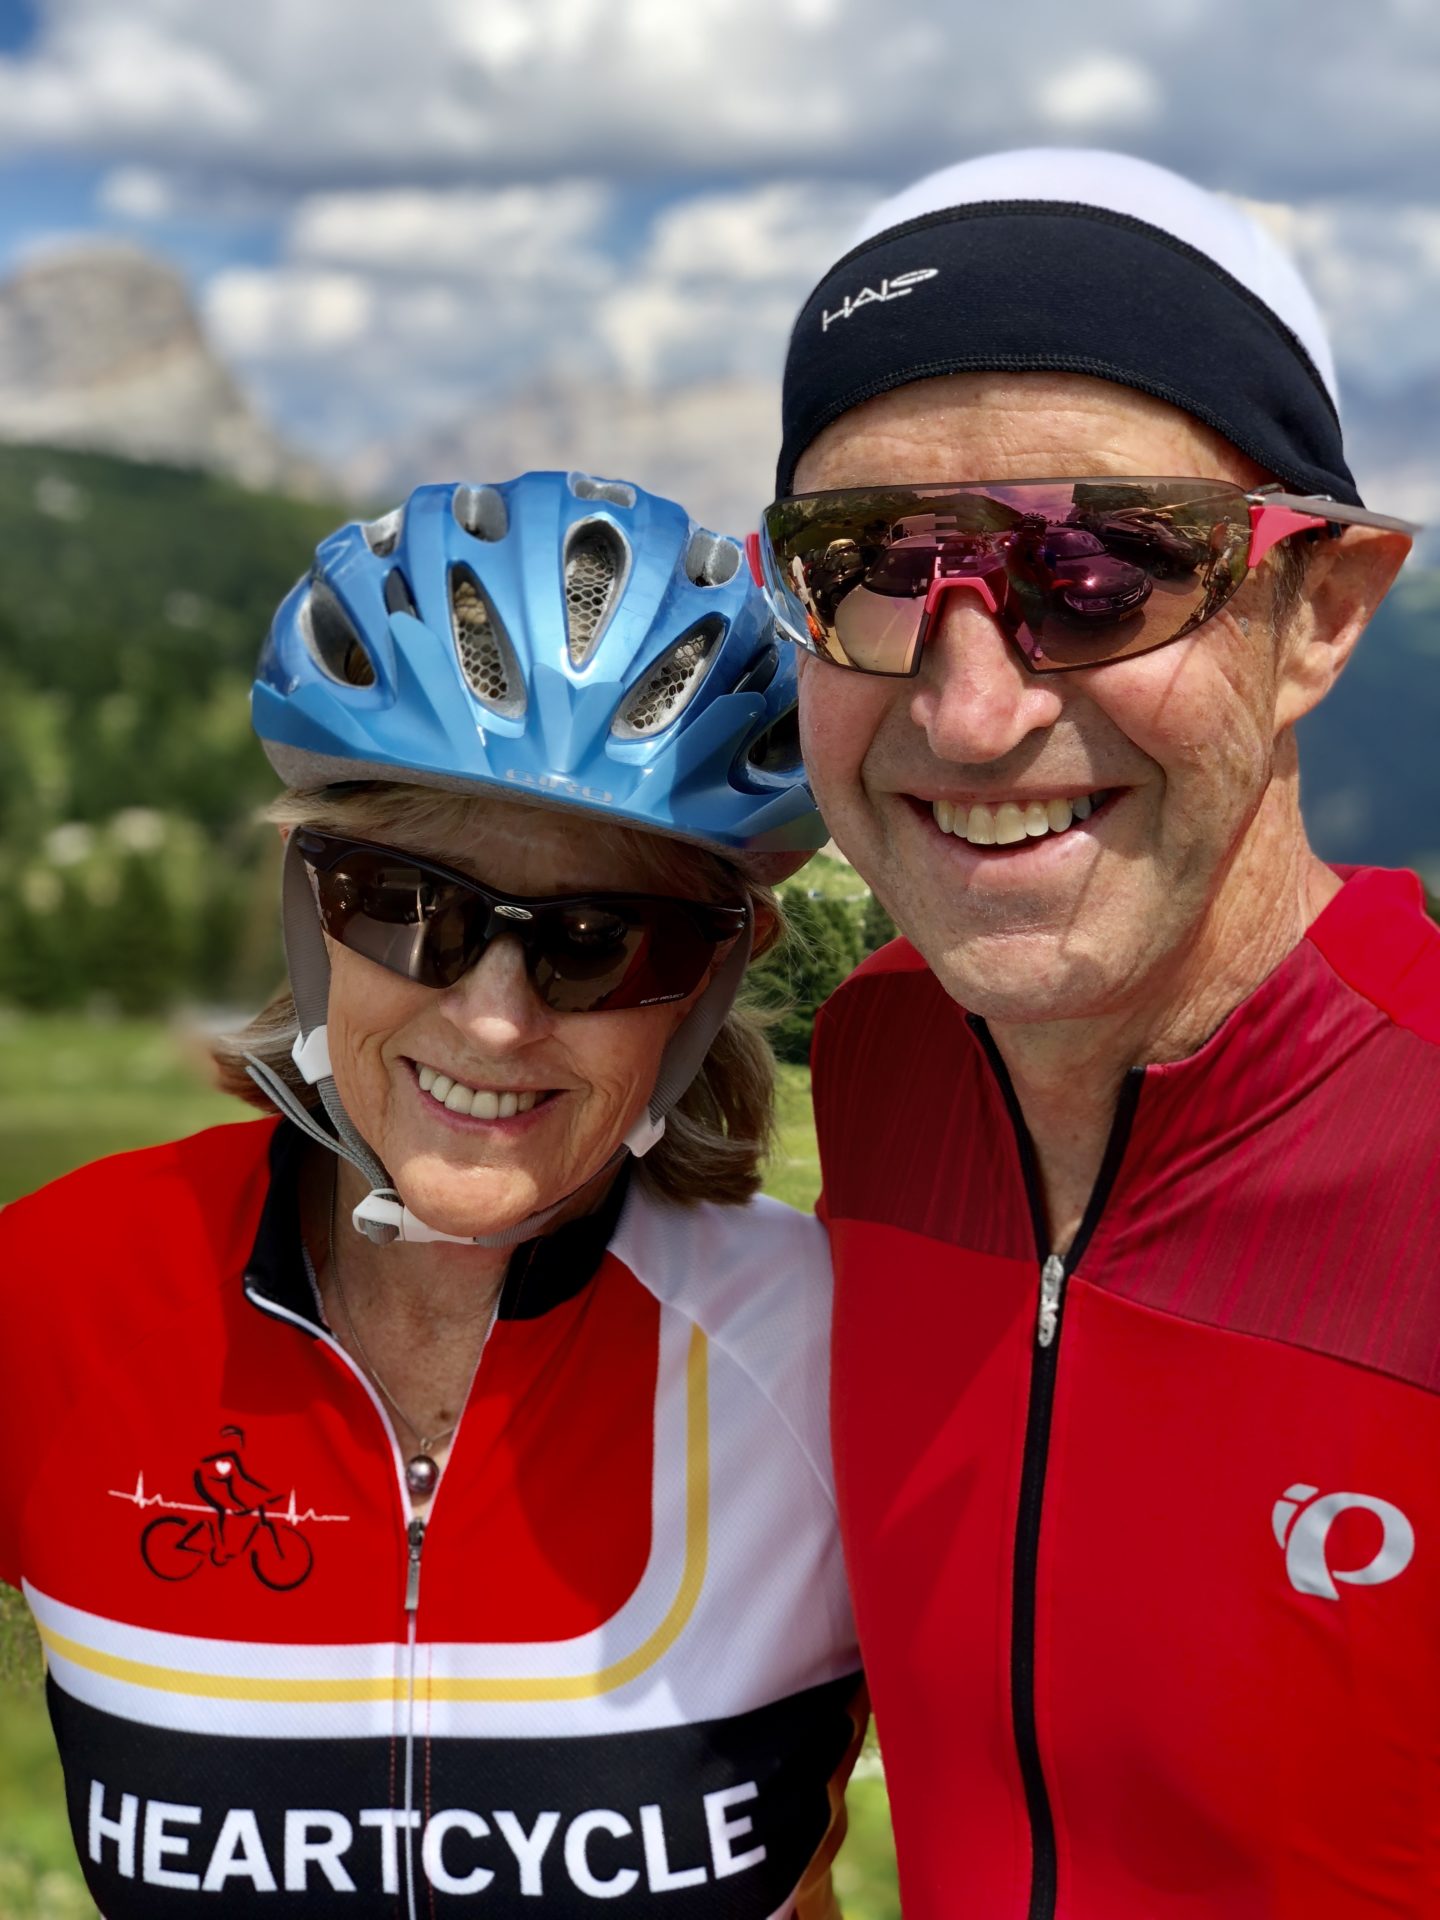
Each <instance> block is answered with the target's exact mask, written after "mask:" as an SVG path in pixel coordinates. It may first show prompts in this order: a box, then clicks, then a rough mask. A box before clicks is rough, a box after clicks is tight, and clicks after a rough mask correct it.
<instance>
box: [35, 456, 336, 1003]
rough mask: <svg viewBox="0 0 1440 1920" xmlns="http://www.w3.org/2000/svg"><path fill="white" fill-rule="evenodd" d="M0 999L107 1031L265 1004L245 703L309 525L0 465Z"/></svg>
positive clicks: (165, 490)
mask: <svg viewBox="0 0 1440 1920" xmlns="http://www.w3.org/2000/svg"><path fill="white" fill-rule="evenodd" d="M0 516H3V524H4V526H5V528H6V533H7V542H6V554H5V594H4V596H3V599H0V845H3V847H4V849H5V854H6V857H5V859H4V861H3V862H0V1002H5V1001H8V1002H10V1003H12V1004H14V1005H17V1006H21V1007H37V1008H38V1007H80V1006H85V1005H88V1004H93V1003H95V1002H97V1001H98V1002H99V1003H100V1004H101V1005H109V1006H113V1007H115V1008H118V1009H120V1010H121V1011H126V1012H140V1011H146V1010H150V1009H153V1008H157V1007H161V1006H164V1005H166V1004H168V1003H170V1002H171V1001H173V1000H175V999H176V998H179V997H188V998H196V999H206V1000H212V1001H213V1000H223V1001H237V1000H240V1001H244V1000H253V999H255V998H257V997H258V996H259V995H261V994H263V993H264V992H266V991H267V990H268V988H269V987H270V986H271V985H272V984H273V982H274V980H275V978H276V977H277V973H278V966H279V948H278V944H277V937H276V931H275V911H274V899H275V884H276V882H275V857H274V851H273V844H272V843H273V840H274V835H273V833H272V832H270V830H268V829H266V828H264V827H262V826H260V825H259V824H257V822H256V820H255V817H254V816H255V813H256V810H257V809H258V808H259V807H260V806H261V805H262V804H263V802H264V801H265V800H266V799H267V798H268V796H269V795H270V794H272V793H273V792H274V791H275V780H274V776H273V775H272V774H271V772H270V770H269V767H268V766H267V764H266V762H265V759H264V756H263V755H262V754H261V752H260V749H259V747H258V746H257V744H256V742H255V740H254V737H253V735H252V734H251V731H250V721H249V703H248V697H247V696H248V689H249V684H250V678H251V674H252V671H253V668H254V664H255V659H256V656H257V655H258V653H259V650H260V644H261V641H262V640H263V639H264V636H265V633H266V631H267V629H268V626H269V622H270V616H271V614H272V613H273V611H274V609H275V606H276V604H277V603H278V602H279V600H280V599H281V597H282V596H283V595H284V593H285V592H286V591H287V590H288V588H289V587H290V586H291V584H292V583H293V582H294V581H295V579H296V578H297V577H298V576H299V575H300V574H301V573H303V572H304V571H305V569H306V567H307V566H308V564H309V559H310V555H311V553H312V551H313V549H314V546H315V543H316V541H317V540H318V539H319V538H320V537H321V536H322V535H323V534H324V533H326V532H327V531H328V530H329V529H330V528H331V527H333V526H334V525H335V524H336V522H337V521H339V520H340V519H342V518H343V517H344V515H343V513H342V511H341V510H340V509H339V508H337V507H333V506H329V505H317V504H315V503H306V502H296V501H292V500H283V499H278V498H274V497H271V496H268V495H264V494H255V493H247V492H244V491H242V490H240V489H239V488H236V487H232V486H229V485H227V484H226V483H225V482H223V481H219V480H214V479H209V478H206V477H204V476H201V475H198V474H194V473H188V472H183V471H181V470H179V469H175V468H169V467H158V466H137V465H134V464H133V463H131V462H128V461H121V460H112V459H107V458H105V457H104V456H102V455H98V454H96V455H90V454H80V453H57V452H51V451H48V450H45V449H37V448H21V447H0Z"/></svg>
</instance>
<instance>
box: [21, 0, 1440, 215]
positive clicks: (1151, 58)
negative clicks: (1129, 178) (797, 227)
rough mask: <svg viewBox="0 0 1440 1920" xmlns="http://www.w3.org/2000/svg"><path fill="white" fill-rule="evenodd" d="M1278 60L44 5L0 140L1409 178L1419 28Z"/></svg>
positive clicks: (700, 3)
mask: <svg viewBox="0 0 1440 1920" xmlns="http://www.w3.org/2000/svg"><path fill="white" fill-rule="evenodd" d="M1304 41H1305V46H1308V47H1310V48H1312V49H1313V48H1314V47H1315V46H1323V48H1324V58H1322V59H1312V58H1308V57H1306V55H1305V49H1304V47H1302V46H1301V45H1300V43H1299V42H1297V40H1296V32H1295V23H1294V19H1293V18H1292V17H1291V11H1290V10H1287V9H1283V8H1260V9H1257V8H1255V7H1254V5H1253V4H1252V3H1251V0H1208V4H1204V5H1200V4H1197V0H1166V4H1164V5H1160V6H1157V5H1156V4H1155V0H1108V4H1107V5H1106V7H1105V8H1103V9H1089V10H1085V11H1080V10H1077V9H1076V7H1075V6H1074V4H1073V0H1065V3H1064V4H1061V0H1032V4H1031V5H1030V6H1028V7H1027V8H1026V9H1025V10H1024V13H1023V17H1021V18H1020V19H1019V20H1018V22H1017V17H1016V16H1014V15H1013V11H1012V12H1007V11H1006V10H1003V9H1000V10H996V9H985V8H977V7H974V6H970V5H962V4H961V0H937V4H935V5H934V6H933V7H930V8H921V9H912V10H910V11H909V12H908V13H907V12H906V11H904V10H897V9H889V10H881V11H877V9H876V8H875V6H874V5H873V0H788V4H779V5H777V4H776V0H687V4H686V5H685V6H684V7H676V5H675V4H674V0H483V4H477V3H476V0H407V4H406V5H405V6H404V7H403V8H402V7H397V6H395V5H394V3H393V0H345V4H344V6H343V7H342V6H341V4H340V0H247V4H246V5H245V6H244V7H243V8H235V7H229V8H227V7H219V6H213V5H209V6H207V5H203V4H201V0H126V4H125V6H124V7H123V8H117V7H116V6H115V5H114V4H113V0H48V3H47V6H46V9H45V13H44V15H43V26H42V31H41V33H40V35H39V37H38V39H37V40H36V41H35V43H33V44H32V45H31V46H29V47H27V48H26V49H25V50H24V51H22V52H20V53H18V54H15V55H12V56H10V57H8V58H5V59H0V145H3V146H4V147H6V148H9V149H12V150H13V149H20V148H26V147H33V146H36V145H47V146H53V147H65V148H70V149H72V150H77V151H83V152H89V153H94V152H99V153H102V154H105V155H107V156H109V157H111V158H112V159H114V160H115V161H116V162H117V163H118V162H120V161H122V160H129V161H131V162H133V163H135V164H140V165H149V166H164V167H173V168H175V169H177V170H182V171H183V170H185V169H194V168H197V167H198V168H202V169H207V168H208V169H210V170H212V171H213V170H216V169H222V168H224V169H229V170H230V171H231V172H232V173H237V174H243V175H246V176H249V177H251V178H256V179H262V180H264V179H277V178H278V179H284V180H287V181H289V182H291V183H292V184H293V185H295V186H296V187H301V186H310V187H318V186H320V185H322V184H325V183H333V182H334V181H335V180H337V179H343V178H344V177H345V176H346V174H347V172H351V173H353V172H355V171H357V170H363V171H364V173H365V174H366V176H367V177H368V178H369V179H370V180H371V181H372V182H374V183H387V182H388V183H391V184H400V183H405V182H408V181H412V180H415V179H419V178H425V179H428V180H430V181H431V182H435V181H437V180H440V179H448V180H450V181H452V182H456V183H461V182H464V183H467V184H474V183H475V182H476V181H477V180H480V179H488V180H491V181H509V182H513V181H514V180H516V179H524V178H526V177H537V178H538V177H541V176H548V175H555V174H566V173H568V174H572V175H576V174H582V173H588V174H591V175H594V176H597V177H606V176H608V177H614V178H618V177H620V176H622V175H629V176H631V177H633V176H634V175H636V174H639V173H647V172H648V173H652V174H653V173H658V172H661V171H663V170H667V169H668V170H670V171H671V173H672V175H674V174H676V173H688V174H689V175H690V176H691V177H694V178H699V177H701V176H703V175H705V174H708V175H709V176H710V177H712V178H713V177H715V176H716V175H717V174H729V175H734V174H737V173H746V174H749V175H750V176H752V177H764V176H765V175H766V174H767V173H768V174H786V175H792V176H793V175H802V174H811V175H815V174H818V173H820V172H823V171H825V170H829V169H834V170H838V171H843V172H844V173H846V174H848V175H850V176H852V177H853V176H855V175H857V174H859V175H864V174H873V173H881V172H883V173H884V174H886V175H887V176H888V177H889V178H890V179H891V180H892V182H894V181H898V179H899V178H900V177H901V176H902V175H903V174H904V173H907V172H912V171H914V172H919V171H928V170H929V169H931V168H933V167H934V166H935V165H937V164H941V163H943V162H944V161H945V160H947V159H951V158H961V157H964V156H965V155H966V154H969V153H974V152H976V151H983V150H984V149H985V148H987V147H993V146H999V145H1017V144H1024V143H1026V142H1027V141H1035V140H1045V139H1048V138H1053V137H1055V135H1056V134H1057V133H1058V134H1061V135H1070V136H1078V137H1082V138H1091V137H1102V138H1103V137H1114V136H1129V137H1135V136H1137V135H1143V138H1144V146H1145V152H1146V155H1147V157H1149V158H1153V159H1155V160H1158V161H1161V162H1169V163H1171V164H1177V165H1179V166H1181V167H1182V168H1189V169H1192V170H1194V171H1196V172H1197V173H1199V174H1200V176H1201V177H1202V178H1209V179H1215V180H1216V181H1217V183H1220V184H1227V185H1231V186H1234V187H1237V188H1247V189H1248V190H1249V191H1252V192H1256V191H1258V192H1261V193H1265V194H1268V195H1271V196H1274V197H1279V196H1280V195H1281V194H1295V193H1296V192H1297V191H1298V190H1299V189H1300V188H1301V187H1302V186H1303V185H1304V184H1305V182H1306V181H1307V180H1308V181H1309V184H1310V190H1311V191H1312V192H1315V191H1325V192H1333V191H1334V189H1335V187H1336V185H1337V183H1338V182H1339V181H1340V180H1342V179H1344V178H1346V177H1349V178H1351V179H1353V180H1356V181H1360V180H1364V181H1366V182H1368V183H1369V184H1371V185H1375V184H1378V183H1381V182H1386V183H1389V184H1390V185H1391V186H1393V185H1395V184H1397V183H1400V182H1403V181H1405V180H1406V179H1407V178H1408V179H1409V181H1410V183H1411V184H1410V190H1411V192H1412V193H1413V192H1414V190H1415V183H1416V180H1417V178H1418V177H1419V176H1420V175H1421V173H1422V172H1423V174H1425V175H1426V176H1428V177H1429V178H1430V179H1433V178H1434V176H1435V171H1436V148H1435V141H1434V102H1435V92H1436V80H1437V73H1440V9H1436V8H1434V7H1433V6H1425V5H1423V4H1419V3H1418V0H1371V4H1370V5H1368V6H1366V7H1363V8H1361V7H1356V6H1354V5H1353V4H1352V0H1309V4H1308V5H1307V7H1306V9H1305V35H1304ZM1037 72H1038V73H1040V74H1041V75H1042V76H1043V77H1042V78H1041V79H1040V80H1039V81H1038V83H1037V79H1036V75H1037ZM1162 108H1163V109H1164V110H1163V111H1162ZM1232 175H1233V176H1235V177H1229V176H1232ZM1221 176H1226V177H1224V178H1223V179H1222V178H1221ZM1247 176H1248V177H1247Z"/></svg>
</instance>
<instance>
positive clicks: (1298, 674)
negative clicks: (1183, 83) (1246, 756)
mask: <svg viewBox="0 0 1440 1920" xmlns="http://www.w3.org/2000/svg"><path fill="white" fill-rule="evenodd" d="M1409 551H1410V536H1409V535H1408V534H1404V533H1391V532H1389V531H1388V530H1387V529H1386V528H1384V527H1347V528H1346V530H1345V532H1344V533H1343V534H1341V535H1340V536H1339V538H1337V539H1329V540H1321V541H1319V542H1317V543H1316V546H1315V549H1314V551H1313V552H1312V553H1311V555H1310V558H1309V562H1308V565H1307V566H1306V569H1305V582H1304V586H1303V587H1302V589H1301V593H1300V600H1299V603H1298V605H1297V606H1296V607H1295V610H1294V612H1293V613H1292V614H1291V616H1290V618H1289V620H1288V621H1287V623H1286V626H1285V630H1284V632H1283V633H1282V634H1281V636H1280V647H1281V661H1280V683H1279V686H1278V688H1277V690H1276V696H1275V725H1276V731H1277V732H1278V731H1280V730H1281V729H1283V728H1285V727H1291V726H1293V725H1294V724H1295V722H1296V721H1297V720H1299V719H1302V718H1303V717H1304V715H1305V714H1307V713H1309V712H1310V710H1311V708H1312V707H1317V706H1318V705H1319V704H1320V702H1321V701H1322V700H1323V699H1324V698H1325V695H1326V694H1327V693H1328V692H1329V691H1330V689H1331V687H1332V686H1333V685H1334V684H1335V682H1336V681H1337V680H1338V679H1339V677H1340V674H1341V672H1342V671H1343V669H1344V667H1345V663H1346V661H1348V660H1349V658H1350V655H1351V654H1352V653H1353V652H1354V650H1355V643H1356V641H1357V640H1358V639H1359V638H1360V636H1361V634H1362V633H1363V632H1364V631H1365V628H1366V626H1367V625H1368V624H1369V622H1370V620H1371V618H1372V617H1373V615H1374V612H1375V609H1376V608H1377V607H1378V606H1379V604H1380V602H1381V601H1382V600H1383V599H1384V598H1385V595H1386V594H1387V593H1388V592H1389V591H1390V588H1391V586H1392V584H1393V583H1394V580H1395V576H1396V574H1397V573H1399V571H1400V568H1401V567H1402V565H1403V564H1404V561H1405V556H1406V554H1407V553H1409Z"/></svg>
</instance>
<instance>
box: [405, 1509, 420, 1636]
mask: <svg viewBox="0 0 1440 1920" xmlns="http://www.w3.org/2000/svg"><path fill="white" fill-rule="evenodd" d="M405 1531H406V1537H407V1538H408V1540H409V1542H410V1564H409V1566H408V1567H407V1568H406V1572H405V1611H406V1612H407V1613H414V1611H415V1609H416V1608H417V1607H418V1606H419V1604H420V1552H421V1549H422V1548H423V1547H424V1545H425V1522H424V1521H423V1520H421V1519H419V1518H418V1517H417V1518H416V1519H414V1520H412V1521H411V1522H410V1525H409V1526H408V1527H407V1528H406V1530H405Z"/></svg>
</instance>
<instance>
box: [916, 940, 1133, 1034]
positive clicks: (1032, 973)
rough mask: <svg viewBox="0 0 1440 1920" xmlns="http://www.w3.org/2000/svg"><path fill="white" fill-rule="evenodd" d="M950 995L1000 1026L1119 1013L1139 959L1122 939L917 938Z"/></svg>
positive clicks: (962, 1004)
mask: <svg viewBox="0 0 1440 1920" xmlns="http://www.w3.org/2000/svg"><path fill="white" fill-rule="evenodd" d="M912 944H914V945H915V946H916V947H917V948H918V950H919V951H920V953H921V955H922V957H923V958H924V959H925V960H926V961H927V962H928V964H929V966H930V968H931V971H932V972H933V973H934V974H935V976H936V978H937V979H938V980H939V981H940V984H941V985H942V986H943V987H944V989H945V991H946V992H947V993H948V994H949V996H950V998H951V999H952V1000H954V1001H956V1002H957V1003H958V1004H959V1005H960V1006H962V1007H963V1008H964V1009H965V1011H966V1012H967V1013H973V1014H978V1015H979V1016H980V1018H981V1019H983V1020H986V1021H989V1022H991V1023H992V1024H997V1023H998V1024H1002V1025H1003V1024H1010V1023H1031V1022H1038V1021H1048V1020H1086V1019H1094V1018H1096V1017H1098V1016H1101V1015H1104V1014H1112V1013H1115V1012H1118V1011H1119V1010H1120V1008H1121V1007H1122V1006H1123V1005H1124V1003H1125V1002H1126V1001H1127V1000H1128V999H1129V997H1130V994H1131V992H1132V991H1133V987H1134V983H1135V977H1136V970H1137V969H1136V965H1135V964H1134V963H1133V962H1130V961H1128V960H1127V957H1126V955H1125V953H1124V951H1123V950H1121V949H1119V948H1117V947H1116V946H1115V945H1104V946H1101V945H1096V946H1095V947H1090V946H1089V945H1088V943H1087V944H1082V943H1081V942H1079V941H1078V940H1077V939H1076V938H1075V935H1074V933H1073V932H1067V933H1065V934H1063V935H1062V934H1045V933H1040V932H1032V933H1026V934H1011V935H999V936H997V935H990V936H987V937H985V938H982V939H978V940H976V939H971V940H961V941H956V942H946V943H942V944H937V945H936V946H935V948H934V950H933V951H930V952H927V951H926V948H925V945H923V944H922V943H921V942H919V941H913V942H912Z"/></svg>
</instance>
